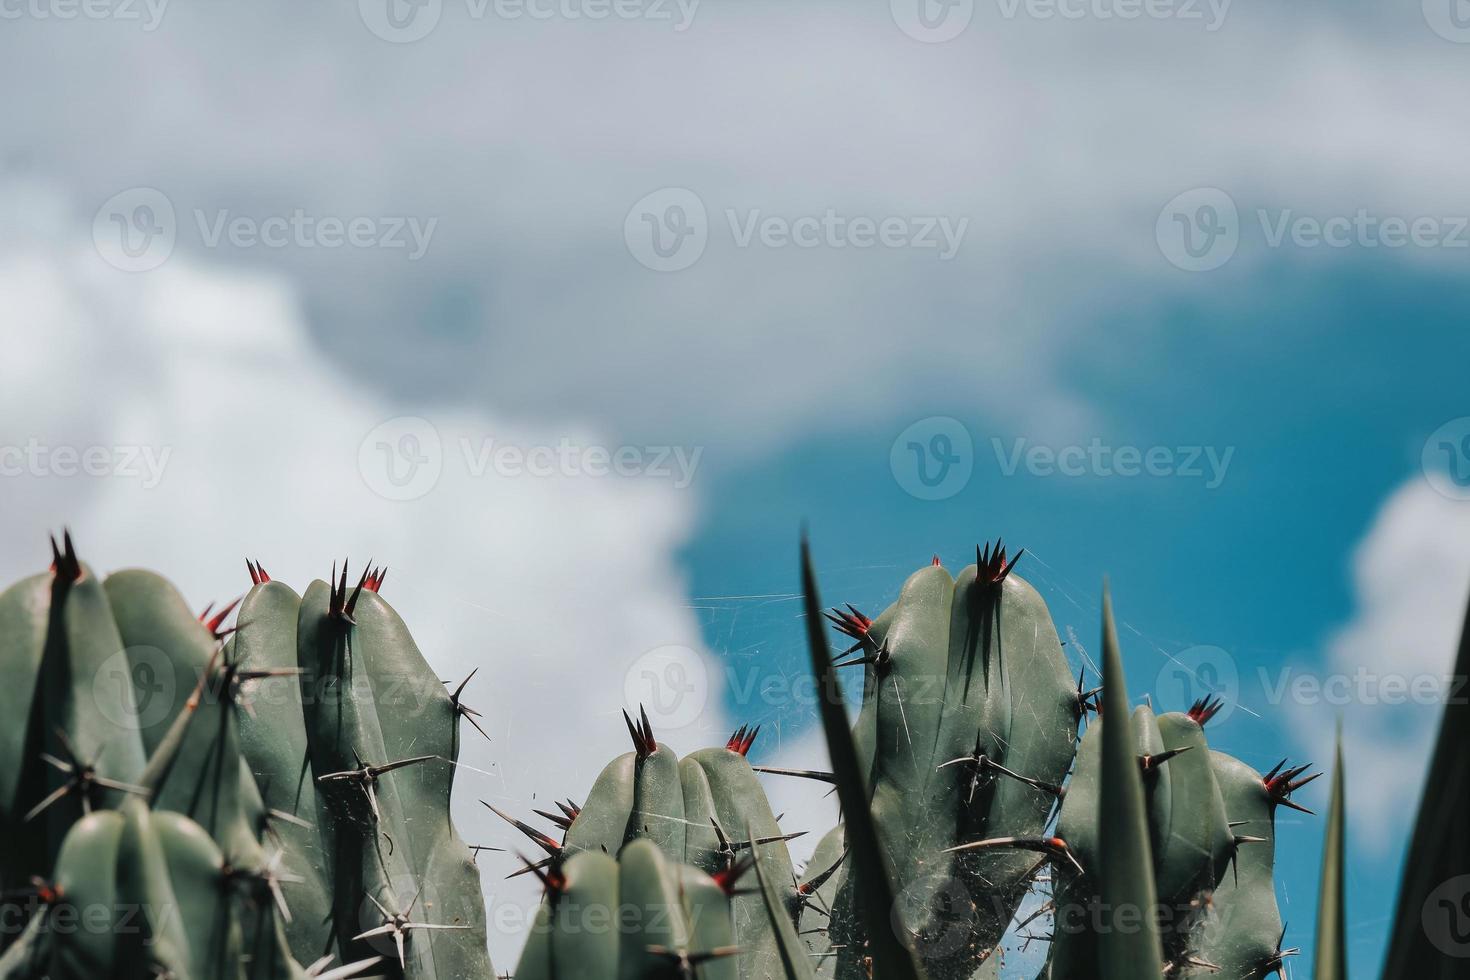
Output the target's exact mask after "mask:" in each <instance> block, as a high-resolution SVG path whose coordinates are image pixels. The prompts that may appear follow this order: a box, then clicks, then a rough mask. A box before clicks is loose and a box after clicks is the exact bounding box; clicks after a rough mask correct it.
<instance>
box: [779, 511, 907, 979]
mask: <svg viewBox="0 0 1470 980" xmlns="http://www.w3.org/2000/svg"><path fill="white" fill-rule="evenodd" d="M801 584H802V595H803V606H804V609H805V611H806V627H807V643H808V647H809V650H810V654H811V664H812V674H813V675H814V676H815V678H816V681H817V698H818V711H819V714H820V717H821V723H822V732H823V734H824V735H825V736H826V739H827V752H828V754H829V755H830V756H831V759H832V772H833V775H834V776H835V777H836V782H837V796H838V799H839V800H840V801H841V803H842V812H843V814H844V816H845V818H846V819H845V822H844V826H845V828H846V834H847V841H848V846H849V848H850V851H851V854H852V858H851V860H852V878H851V879H850V880H851V882H852V885H853V891H854V893H855V896H856V897H855V904H856V906H857V913H858V922H859V925H860V927H861V930H862V932H861V936H862V939H863V942H864V949H865V955H866V957H868V958H870V959H871V964H872V972H873V974H874V975H875V976H881V977H885V978H893V980H919V978H921V977H923V976H924V971H923V968H922V967H920V966H919V964H918V962H917V960H916V959H915V958H914V955H913V952H912V951H911V950H910V949H909V947H908V946H907V945H906V944H905V942H903V941H902V940H901V939H900V937H899V935H898V932H897V928H896V926H897V923H896V922H895V916H894V910H895V909H896V908H897V895H896V893H895V892H894V888H893V876H892V871H891V868H892V865H891V863H890V861H889V858H888V856H887V853H886V851H885V850H884V843H883V841H882V840H881V839H880V837H879V835H878V828H877V824H876V821H875V820H874V816H873V810H872V804H871V802H870V798H869V795H868V794H869V791H868V787H867V780H866V777H865V776H864V773H863V769H862V766H861V764H860V762H859V759H858V750H857V745H856V744H855V741H854V738H853V734H852V732H851V731H850V730H849V729H848V727H847V725H848V722H847V706H846V702H845V701H844V700H843V696H842V684H841V682H840V681H839V680H838V678H837V670H836V668H835V667H834V666H833V661H832V653H831V651H830V649H828V646H827V634H826V631H825V630H824V629H823V623H822V601H821V596H820V594H819V593H818V590H817V575H816V570H815V569H814V568H813V566H812V556H811V547H810V545H809V544H808V542H807V541H806V539H805V538H803V539H802V543H801Z"/></svg>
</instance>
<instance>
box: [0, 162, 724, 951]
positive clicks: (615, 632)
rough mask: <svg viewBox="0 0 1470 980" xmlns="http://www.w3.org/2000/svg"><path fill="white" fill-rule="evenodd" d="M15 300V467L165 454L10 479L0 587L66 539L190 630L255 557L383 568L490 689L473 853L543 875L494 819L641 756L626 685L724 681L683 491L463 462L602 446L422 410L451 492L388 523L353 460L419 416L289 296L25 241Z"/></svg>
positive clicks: (495, 886)
mask: <svg viewBox="0 0 1470 980" xmlns="http://www.w3.org/2000/svg"><path fill="white" fill-rule="evenodd" d="M7 190H10V191H13V190H14V189H13V188H11V189H0V200H4V199H5V198H6V197H7ZM25 192H26V194H27V195H29V196H30V197H32V198H34V197H35V196H36V195H42V196H44V193H45V192H44V189H41V188H36V187H30V188H26V189H25ZM0 294H4V295H5V296H6V297H7V299H8V301H9V302H8V309H7V315H6V316H5V317H4V318H3V320H0V347H3V348H4V349H5V350H6V352H7V356H6V357H5V358H3V359H0V420H3V421H0V445H4V446H25V445H26V444H27V443H29V442H31V441H32V440H36V441H37V442H38V444H40V445H44V446H46V447H48V448H50V449H54V448H56V447H63V446H69V447H76V448H77V449H79V450H81V449H85V448H87V447H92V446H100V447H109V448H110V447H114V446H141V447H151V448H153V449H156V450H158V451H160V452H161V451H164V450H167V451H168V452H169V453H170V455H169V456H168V458H167V466H166V468H165V469H164V476H163V480H162V482H161V483H159V484H158V485H157V486H156V487H154V488H152V489H148V488H145V487H144V486H143V485H142V481H141V480H139V479H135V478H131V477H128V476H122V475H114V476H109V477H87V476H73V477H65V476H58V475H55V474H54V473H52V474H49V475H48V474H38V475H33V474H26V475H22V476H11V477H5V478H3V480H0V482H3V486H4V493H5V499H6V511H5V522H4V525H3V528H0V535H3V539H0V544H3V547H0V578H3V579H4V580H5V581H6V582H9V581H11V580H13V579H15V578H18V577H20V576H22V575H27V574H32V573H34V572H36V571H38V570H40V569H42V568H44V567H45V565H46V562H47V561H48V560H49V555H48V553H47V551H46V547H45V534H46V532H47V531H48V530H54V529H58V528H60V527H61V526H63V525H70V526H71V528H72V529H73V532H74V534H75V537H76V540H77V543H78V547H79V550H80V552H81V555H82V557H83V559H84V560H86V561H88V562H90V563H92V564H94V565H95V566H96V567H97V568H98V569H99V570H101V571H104V572H106V571H111V570H116V569H119V568H122V567H131V566H144V567H150V568H153V569H156V570H158V571H160V572H162V573H163V574H165V575H167V576H169V577H170V578H172V579H173V580H174V582H175V583H176V584H177V585H178V586H179V588H180V589H181V590H182V592H183V593H184V595H185V597H186V598H187V600H188V601H189V602H190V603H191V604H192V605H194V606H195V607H202V606H203V605H204V604H205V603H206V602H209V601H211V600H224V599H229V598H232V597H234V596H236V595H239V594H240V593H242V592H243V591H244V590H245V589H246V588H247V587H248V584H249V583H248V579H247V578H246V574H245V569H244V559H245V558H246V557H247V556H248V557H251V558H258V559H260V560H261V561H262V562H263V563H264V564H265V567H266V568H267V570H268V571H269V572H270V573H271V574H272V575H273V576H274V577H276V578H277V579H280V580H282V581H285V582H288V583H289V584H291V585H293V586H294V587H295V588H297V589H298V591H299V590H302V589H304V588H305V586H306V585H307V584H308V583H309V582H310V581H311V580H312V579H313V578H319V577H325V576H326V575H327V573H328V572H329V570H330V567H331V563H332V561H333V560H334V559H340V558H341V557H342V556H343V554H344V553H349V554H350V555H351V557H352V559H353V562H354V572H355V570H356V568H357V567H360V564H361V563H362V562H364V561H366V560H367V559H369V558H375V559H377V560H378V561H379V562H386V563H387V565H388V567H389V569H390V572H389V579H388V583H387V586H386V588H385V590H384V595H385V598H387V599H388V600H389V601H390V602H391V603H392V604H393V605H394V606H395V607H396V608H397V609H398V610H399V611H400V612H401V613H402V615H403V616H404V618H405V620H406V621H407V622H408V624H409V625H410V627H411V628H412V629H413V631H414V634H415V637H416V639H417V640H418V642H419V644H420V646H421V647H422V649H423V650H424V652H425V655H426V656H427V657H428V659H429V661H430V663H432V664H433V665H434V667H435V669H436V670H438V671H441V672H442V675H443V676H444V677H447V678H459V677H463V676H464V675H466V674H468V673H469V671H470V670H471V669H473V668H474V667H479V668H480V672H479V675H478V676H477V677H476V679H475V681H474V682H473V684H472V685H471V686H470V688H469V691H468V693H467V702H468V703H469V704H471V705H472V706H475V707H477V708H479V709H480V710H481V711H482V712H483V713H484V715H485V717H484V724H485V727H486V729H487V730H488V731H489V733H490V735H491V736H492V738H493V741H492V742H491V743H489V744H486V743H485V742H484V741H483V740H482V739H480V738H479V736H478V735H476V734H475V733H474V732H473V731H470V730H469V729H468V728H467V729H466V738H465V741H464V745H465V751H464V755H463V758H462V762H463V763H465V764H466V765H468V766H470V767H473V768H472V769H465V770H463V771H461V773H460V776H459V783H458V787H459V792H458V793H457V794H456V801H455V813H456V818H457V822H458V824H459V827H460V829H461V832H462V834H463V835H464V837H465V838H466V839H467V840H469V841H471V842H474V843H490V844H500V845H512V846H516V847H519V848H520V849H522V850H525V849H526V845H525V843H524V842H523V841H521V840H520V838H519V836H518V835H517V834H516V833H515V831H513V830H512V829H510V828H509V827H506V826H505V825H503V824H502V823H501V822H500V821H499V820H498V819H497V818H495V817H494V816H493V815H492V814H490V813H489V812H488V811H487V810H485V809H484V808H483V807H481V806H480V805H479V803H478V802H477V800H478V799H480V798H485V799H490V800H492V801H494V802H496V803H497V805H500V806H502V807H503V808H505V809H509V810H512V811H515V812H517V813H520V814H523V815H525V816H530V814H529V810H530V808H531V807H532V806H541V807H543V808H544V807H545V806H546V804H547V803H549V802H550V800H551V799H552V798H553V797H565V796H568V795H571V796H574V797H577V798H581V797H582V796H583V795H584V794H585V792H586V790H587V788H588V787H589V786H590V785H591V782H592V779H593V777H594V776H595V775H596V773H597V772H598V770H599V769H600V768H601V767H602V765H603V764H605V763H606V762H607V761H608V760H609V759H611V758H612V757H613V756H614V755H616V754H618V753H620V752H622V751H624V750H625V748H626V741H627V737H626V735H625V734H624V732H623V723H622V720H621V718H620V717H619V714H618V710H619V708H621V707H622V706H623V703H624V690H625V685H624V675H625V672H626V671H627V670H628V668H629V665H630V664H631V663H632V662H633V661H634V660H635V659H636V658H637V657H638V656H639V655H640V654H641V653H643V652H644V651H646V650H649V649H652V648H656V647H661V646H666V645H671V644H673V645H682V646H685V647H688V648H690V649H691V650H693V651H700V652H698V653H695V654H691V656H694V657H696V658H702V657H705V656H706V654H704V653H703V652H702V651H703V644H702V641H701V638H700V633H699V628H698V624H697V622H696V621H695V618H694V616H693V614H692V613H691V611H690V610H689V608H688V607H687V605H686V603H685V600H684V593H685V588H684V583H683V581H682V579H681V575H680V573H679V572H678V570H677V568H676V564H675V561H674V557H673V556H674V552H675V550H676V549H677V548H678V547H679V546H680V545H681V544H682V543H683V542H684V540H685V539H686V537H687V535H688V534H689V531H690V526H691V521H692V516H693V510H694V505H693V502H692V498H691V496H690V492H688V491H675V490H673V489H671V487H670V486H669V485H668V483H667V481H660V480H656V479H651V478H650V479H618V478H612V477H609V478H600V479H596V478H586V477H581V478H578V477H552V478H533V477H529V476H528V477H523V478H518V479H507V478H499V479H497V478H493V477H488V476H487V477H483V478H476V477H472V476H471V475H470V474H469V472H468V471H467V468H466V466H465V464H464V462H463V460H462V459H459V458H457V453H458V450H457V448H456V440H458V439H459V438H460V437H464V438H467V439H470V440H473V441H477V440H479V439H481V438H485V437H488V436H494V437H496V438H498V439H501V440H506V441H513V442H515V443H518V444H520V445H534V444H538V443H549V444H552V445H555V444H556V443H557V442H558V441H559V440H560V438H561V437H562V436H569V437H572V438H575V439H578V440H581V441H583V442H590V441H593V440H595V439H597V437H598V436H597V433H596V432H595V430H593V429H590V428H581V429H578V430H560V431H557V430H552V429H550V428H548V427H546V426H534V425H523V424H518V423H510V422H506V421H504V420H502V419H500V418H497V417H494V416H491V415H488V414H483V413H477V412H465V411H447V410H446V411H436V410H434V409H433V407H432V406H426V405H422V404H421V405H415V406H413V410H414V411H417V412H419V413H420V414H427V415H429V416H430V417H431V418H433V419H434V420H435V423H436V425H437V427H438V432H439V435H440V436H441V438H442V439H443V441H444V445H445V447H446V453H445V460H444V468H443V475H442V477H441V479H440V481H439V484H438V485H437V487H435V488H434V489H433V490H432V491H431V492H430V493H429V494H428V495H426V496H424V497H423V498H422V499H419V500H416V501H412V502H407V503H395V502H391V501H388V500H385V499H383V498H382V497H380V496H378V495H376V494H375V493H374V492H373V491H372V490H371V489H369V486H368V485H367V483H366V482H365V481H364V478H363V475H362V474H361V473H360V472H359V469H358V447H359V444H360V443H361V442H362V440H363V438H364V436H365V435H366V434H367V433H368V432H369V430H371V429H373V427H374V426H376V425H377V424H378V423H380V422H382V421H383V420H384V419H385V418H387V417H389V416H393V415H397V414H400V413H401V412H403V411H405V410H406V409H405V407H404V406H394V405H390V404H387V403H386V402H384V401H383V400H382V399H381V398H380V397H379V396H378V395H377V394H375V393H374V392H373V391H372V390H371V388H370V387H369V386H367V385H362V384H356V383H354V382H353V381H352V380H351V378H350V377H349V376H348V374H346V373H344V372H343V371H342V370H341V368H340V365H339V364H338V363H337V357H336V355H335V354H334V352H332V351H330V350H319V349H314V348H313V346H312V345H311V344H310V342H309V340H308V338H307V337H306V335H305V329H304V327H303V324H302V320H301V314H300V309H299V304H298V301H297V298H296V296H295V295H294V293H293V290H292V289H291V288H290V287H289V285H288V284H286V283H284V282H283V281H282V280H281V279H279V278H278V277H277V276H275V275H273V274H248V273H241V272H238V271H221V270H220V269H219V268H217V267H211V266H206V265H201V264H197V263H195V262H193V261H180V262H170V263H169V264H168V265H167V266H166V267H164V268H162V269H160V270H157V272H156V273H150V274H148V275H131V276H130V275H127V274H124V273H120V272H118V271H116V270H113V269H111V268H108V267H106V266H104V265H103V264H102V263H101V262H100V260H99V259H98V257H97V255H96V254H95V253H94V252H93V251H92V249H91V248H90V245H88V246H87V247H84V248H78V247H75V244H74V242H73V241H71V240H70V239H69V238H68V237H67V236H65V235H64V234H57V235H49V234H38V235H31V236H26V237H23V238H17V236H15V235H10V236H8V237H7V238H6V239H4V240H0ZM707 674H708V676H709V677H710V678H712V680H711V682H710V689H709V690H708V692H707V702H706V705H705V709H704V711H703V712H702V713H700V714H699V715H698V717H697V718H695V719H694V720H693V721H692V722H691V724H690V726H689V727H687V728H686V729H684V730H683V731H668V730H664V731H661V732H660V737H662V738H664V739H665V740H666V741H669V742H670V743H671V744H674V745H675V747H676V748H677V749H679V750H680V751H688V750H691V749H693V748H695V747H697V746H699V745H703V744H708V743H710V742H711V741H713V740H714V738H715V734H714V733H718V737H719V738H723V737H724V735H725V734H727V733H728V729H729V726H728V724H727V723H726V721H725V720H724V718H723V717H722V716H721V703H722V702H721V690H720V689H719V686H718V678H719V677H720V676H721V675H720V674H719V672H718V671H715V670H709V671H707ZM538 800H539V801H540V802H539V803H538V802H536V801H538ZM480 863H481V866H482V868H483V869H484V874H483V876H482V877H483V880H484V883H485V888H486V892H487V894H488V895H493V896H494V897H495V898H496V899H497V902H498V903H507V904H509V905H510V906H511V907H512V908H514V907H516V906H519V907H522V908H526V907H530V906H532V905H533V904H534V902H535V901H536V899H537V898H538V893H537V890H536V889H535V888H534V887H533V885H532V881H533V879H530V878H528V877H522V878H519V879H517V882H516V883H515V884H514V885H507V884H505V883H504V882H503V881H502V880H501V877H502V876H503V875H504V874H505V873H507V872H508V871H509V870H510V869H511V868H512V867H513V864H512V863H511V861H510V859H509V857H508V856H507V855H498V854H483V855H482V856H481V858H480ZM492 916H493V913H492ZM495 921H496V919H495V918H493V917H492V923H493V922H495ZM502 921H506V922H509V923H511V927H510V928H509V929H508V930H507V931H504V932H496V931H495V930H494V929H493V927H492V932H491V941H492V953H493V955H494V956H495V959H496V963H497V966H498V967H500V968H502V969H509V968H511V967H513V966H514V964H515V959H516V955H517V953H518V951H519V948H520V943H521V936H520V934H519V931H518V929H517V928H516V926H515V924H516V923H517V922H519V921H521V918H518V917H517V916H515V915H511V916H510V917H509V918H508V919H504V920H502Z"/></svg>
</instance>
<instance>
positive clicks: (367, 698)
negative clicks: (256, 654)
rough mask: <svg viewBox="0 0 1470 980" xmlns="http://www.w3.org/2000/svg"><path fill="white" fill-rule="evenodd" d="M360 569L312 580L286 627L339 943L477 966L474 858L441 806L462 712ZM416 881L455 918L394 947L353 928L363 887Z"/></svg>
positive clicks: (480, 919)
mask: <svg viewBox="0 0 1470 980" xmlns="http://www.w3.org/2000/svg"><path fill="white" fill-rule="evenodd" d="M370 575H371V572H369V571H365V572H364V573H363V574H362V575H361V577H360V578H359V580H358V582H357V584H356V586H353V585H352V584H350V583H349V580H348V576H347V569H346V565H345V563H344V565H343V567H342V570H341V574H340V577H339V576H338V574H337V571H336V569H335V568H334V573H333V581H332V582H331V583H327V582H321V581H317V582H314V583H312V585H311V586H310V587H309V588H308V589H307V590H306V593H305V595H304V596H303V597H302V601H301V605H300V610H299V615H298V619H297V629H296V642H297V659H298V665H299V666H300V668H301V675H300V678H299V680H300V684H301V692H302V703H303V717H304V719H305V730H306V736H307V743H308V746H309V748H310V755H311V768H312V774H313V777H314V779H315V781H316V791H317V793H318V796H319V797H320V799H321V800H322V803H321V804H319V806H318V813H319V815H320V816H321V817H322V820H321V833H322V834H323V835H324V838H325V839H326V840H329V841H330V842H331V847H332V859H331V867H332V871H333V878H334V899H333V909H334V916H333V918H334V928H335V930H336V933H337V937H338V942H339V946H340V948H341V951H342V953H343V956H344V958H351V959H354V960H356V959H362V958H366V957H368V956H372V955H375V954H380V955H386V956H389V958H390V962H393V961H397V968H398V969H399V970H400V972H402V973H403V974H404V976H405V977H413V978H424V980H429V978H433V980H449V978H457V977H478V976H489V975H491V974H492V973H493V969H492V968H491V966H490V961H489V957H488V954H487V952H486V940H485V928H486V926H485V909H484V899H483V897H482V894H481V890H480V882H479V874H478V870H477V869H476V867H475V863H474V859H473V855H472V854H471V853H470V849H469V848H468V847H467V846H466V845H465V843H464V842H463V841H462V840H461V839H460V837H459V835H458V833H457V832H456V831H455V828H454V825H453V823H452V822H451V821H450V817H449V802H450V794H451V792H452V789H453V780H454V772H455V761H456V759H457V757H458V747H459V739H458V734H457V731H456V729H457V726H458V724H459V722H460V720H461V719H460V712H459V711H458V710H457V709H456V706H455V704H454V703H453V702H452V700H451V698H450V694H449V692H448V691H446V690H445V688H444V685H443V683H442V682H441V681H440V680H439V678H438V677H437V675H436V674H434V672H433V671H431V670H430V669H429V666H428V664H427V662H425V660H424V658H423V655H422V654H421V653H420V652H419V649H418V646H417V645H416V644H415V643H414V641H413V638H412V637H411V636H410V635H409V632H408V628H407V627H406V626H405V625H404V623H403V621H402V619H400V618H399V616H398V614H397V613H396V612H394V610H393V609H392V607H391V606H389V605H388V604H387V603H386V602H385V601H384V600H383V599H382V597H381V596H380V595H379V594H378V593H377V592H376V591H375V590H374V589H373V588H372V587H370V585H369V577H370ZM421 890H422V891H423V892H425V893H426V894H431V895H432V896H434V898H433V901H434V904H435V910H434V924H438V925H448V926H455V927H456V928H455V929H452V930H451V929H439V930H427V929H424V930H414V931H413V934H412V935H411V936H409V937H408V938H407V939H406V940H405V945H406V947H407V951H408V954H411V955H405V956H404V957H403V958H402V959H401V960H400V957H399V956H398V954H397V948H396V941H391V940H392V937H389V939H388V940H384V939H383V938H382V937H371V938H370V939H362V938H359V937H360V936H361V935H362V934H363V932H364V928H363V927H364V925H367V926H377V925H379V924H380V923H378V922H377V921H376V917H375V915H374V912H375V910H374V909H373V908H372V906H371V904H370V901H372V900H376V901H378V902H381V903H384V904H385V906H386V905H387V904H389V903H388V902H386V901H385V899H388V900H392V901H399V900H401V901H403V902H407V901H408V899H409V897H410V896H412V895H413V894H414V893H415V892H418V891H421ZM458 927H465V928H458ZM374 940H377V942H378V944H377V945H373V941H374Z"/></svg>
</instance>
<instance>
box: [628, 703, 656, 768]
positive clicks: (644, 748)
mask: <svg viewBox="0 0 1470 980" xmlns="http://www.w3.org/2000/svg"><path fill="white" fill-rule="evenodd" d="M623 723H624V724H626V725H627V726H628V735H629V737H631V738H632V739H633V751H634V752H636V753H637V754H638V758H639V760H643V759H646V758H648V757H649V756H651V755H653V754H654V753H655V752H657V751H658V742H657V740H655V739H654V737H653V725H652V724H651V723H650V722H649V720H648V712H647V711H646V710H645V709H644V707H643V706H642V705H639V706H638V720H637V721H636V722H635V721H634V720H633V719H632V717H631V716H629V714H628V712H627V711H624V712H623Z"/></svg>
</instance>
